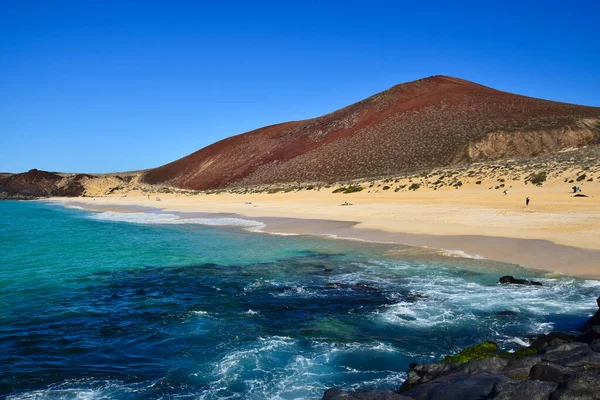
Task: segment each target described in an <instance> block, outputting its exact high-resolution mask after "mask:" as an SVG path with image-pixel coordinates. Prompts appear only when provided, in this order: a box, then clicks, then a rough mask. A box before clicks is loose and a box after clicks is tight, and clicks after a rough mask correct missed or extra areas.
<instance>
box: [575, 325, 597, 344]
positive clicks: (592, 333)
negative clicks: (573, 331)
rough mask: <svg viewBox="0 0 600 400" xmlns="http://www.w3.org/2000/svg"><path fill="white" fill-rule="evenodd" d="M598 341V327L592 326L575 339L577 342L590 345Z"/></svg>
mask: <svg viewBox="0 0 600 400" xmlns="http://www.w3.org/2000/svg"><path fill="white" fill-rule="evenodd" d="M598 339H600V325H594V326H592V328H591V329H588V330H587V331H586V332H585V333H584V334H582V335H579V336H577V337H576V340H577V341H578V342H583V343H587V344H590V343H592V342H593V341H594V340H598Z"/></svg>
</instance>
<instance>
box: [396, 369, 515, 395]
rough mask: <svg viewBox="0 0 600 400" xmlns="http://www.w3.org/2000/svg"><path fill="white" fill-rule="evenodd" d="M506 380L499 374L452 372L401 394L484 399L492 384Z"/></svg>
mask: <svg viewBox="0 0 600 400" xmlns="http://www.w3.org/2000/svg"><path fill="white" fill-rule="evenodd" d="M507 381H510V379H508V378H507V377H506V376H504V375H499V374H488V373H482V374H475V375H469V374H467V375H461V374H452V375H449V376H443V377H441V378H438V379H435V380H433V381H431V382H428V383H426V384H423V385H420V386H418V387H416V388H413V389H411V390H408V391H406V392H403V393H402V394H403V395H404V396H408V397H411V398H413V399H415V400H437V399H463V400H468V399H485V398H486V397H487V396H488V395H489V394H490V393H491V391H492V389H493V387H494V385H496V384H497V383H501V382H507Z"/></svg>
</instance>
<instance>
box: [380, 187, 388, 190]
mask: <svg viewBox="0 0 600 400" xmlns="http://www.w3.org/2000/svg"><path fill="white" fill-rule="evenodd" d="M381 189H383V190H389V189H390V187H389V186H384V187H382V188H381Z"/></svg>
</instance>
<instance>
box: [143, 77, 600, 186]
mask: <svg viewBox="0 0 600 400" xmlns="http://www.w3.org/2000/svg"><path fill="white" fill-rule="evenodd" d="M598 143H600V108H596V107H586V106H579V105H573V104H566V103H558V102H554V101H547V100H540V99H535V98H530V97H525V96H520V95H515V94H511V93H506V92H502V91H498V90H495V89H492V88H489V87H485V86H482V85H479V84H476V83H473V82H469V81H465V80H462V79H457V78H452V77H448V76H433V77H429V78H426V79H421V80H418V81H414V82H409V83H404V84H400V85H397V86H394V87H392V88H390V89H388V90H386V91H384V92H381V93H378V94H376V95H374V96H371V97H369V98H367V99H365V100H362V101H360V102H358V103H355V104H352V105H350V106H347V107H344V108H342V109H340V110H337V111H335V112H332V113H330V114H327V115H324V116H322V117H318V118H313V119H308V120H304V121H293V122H285V123H282V124H278V125H272V126H267V127H264V128H260V129H257V130H254V131H251V132H247V133H244V134H241V135H237V136H233V137H230V138H227V139H225V140H222V141H220V142H217V143H215V144H212V145H210V146H208V147H205V148H203V149H201V150H198V151H196V152H195V153H192V154H190V155H188V156H186V157H184V158H181V159H179V160H177V161H174V162H172V163H170V164H166V165H163V166H161V167H158V168H155V169H151V170H148V171H147V172H146V173H145V174H144V175H143V177H142V180H143V181H145V182H147V183H152V184H159V183H160V184H168V185H172V186H176V187H181V188H188V189H214V188H225V187H240V186H251V185H258V184H281V183H289V182H339V181H344V180H350V179H355V178H364V177H378V176H386V175H394V174H398V173H402V172H406V171H415V170H421V169H430V168H435V167H442V166H451V165H454V164H459V163H468V162H474V161H485V160H498V159H505V158H514V157H529V156H535V155H541V154H546V153H552V152H556V151H560V150H563V149H566V148H570V147H578V146H583V145H590V144H598Z"/></svg>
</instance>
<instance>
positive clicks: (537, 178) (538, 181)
mask: <svg viewBox="0 0 600 400" xmlns="http://www.w3.org/2000/svg"><path fill="white" fill-rule="evenodd" d="M546 177H547V176H546V171H541V172H538V173H537V174H531V175H530V176H529V182H531V183H533V184H534V185H538V186H542V183H544V182H546Z"/></svg>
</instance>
